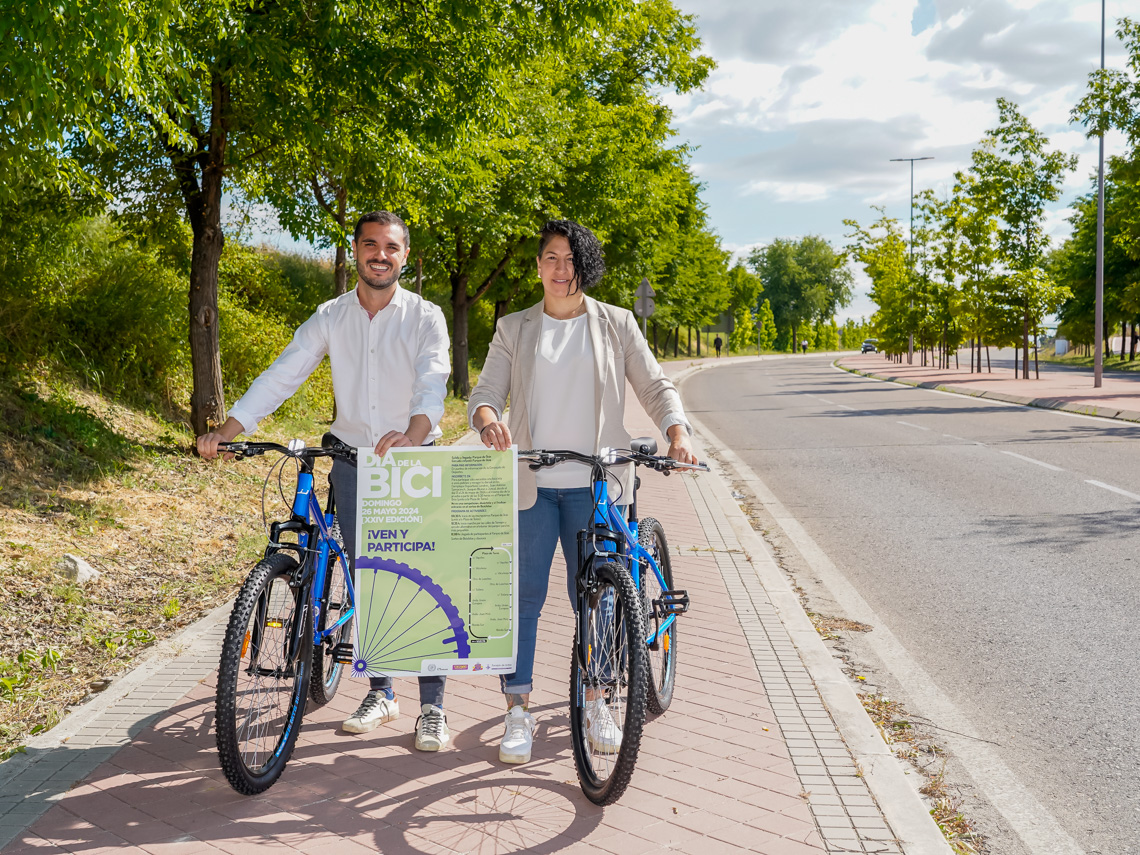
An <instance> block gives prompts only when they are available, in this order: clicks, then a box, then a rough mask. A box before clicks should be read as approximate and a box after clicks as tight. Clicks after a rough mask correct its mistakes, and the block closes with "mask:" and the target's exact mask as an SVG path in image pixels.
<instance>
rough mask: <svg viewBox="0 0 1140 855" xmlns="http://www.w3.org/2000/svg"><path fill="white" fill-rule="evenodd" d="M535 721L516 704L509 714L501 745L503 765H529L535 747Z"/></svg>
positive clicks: (500, 758) (500, 754)
mask: <svg viewBox="0 0 1140 855" xmlns="http://www.w3.org/2000/svg"><path fill="white" fill-rule="evenodd" d="M534 726H535V720H534V716H532V715H531V714H530V713H529V712H527V711H526V710H525V709H523V708H522V707H521V706H519V705H518V704H516V705H515V706H513V707H511V708H510V710H509V711H508V712H507V717H506V731H505V732H504V733H503V740H502V742H500V743H499V760H501V761H502V762H503V763H529V762H530V750H531V748H532V747H533V745H534Z"/></svg>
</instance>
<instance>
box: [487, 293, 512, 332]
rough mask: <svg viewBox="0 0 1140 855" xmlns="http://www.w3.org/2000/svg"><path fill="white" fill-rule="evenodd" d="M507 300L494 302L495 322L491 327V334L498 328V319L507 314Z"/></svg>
mask: <svg viewBox="0 0 1140 855" xmlns="http://www.w3.org/2000/svg"><path fill="white" fill-rule="evenodd" d="M509 302H510V301H509V300H496V301H495V322H494V323H493V324H492V325H491V332H492V333H494V332H495V330H497V329H498V328H499V319H500V318H501V317H503V315H505V314H506V313H507V304H508V303H509Z"/></svg>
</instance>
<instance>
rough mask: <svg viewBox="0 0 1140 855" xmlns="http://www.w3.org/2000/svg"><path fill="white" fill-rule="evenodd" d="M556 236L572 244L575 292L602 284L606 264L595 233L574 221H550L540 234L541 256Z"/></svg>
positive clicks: (539, 251)
mask: <svg viewBox="0 0 1140 855" xmlns="http://www.w3.org/2000/svg"><path fill="white" fill-rule="evenodd" d="M555 235H562V237H564V238H566V240H568V241H569V242H570V252H572V253H573V254H574V285H575V286H576V287H575V288H574V290H575V291H577V290H579V289H580V290H582V291H587V290H589V289H590V288H593V287H594V286H595V285H597V284H598V283H599V282H601V281H602V276H603V275H605V272H606V262H605V260H604V257H603V253H602V244H601V242H600V241H599V240H598V239H597V237H595V235H594V233H593V232H592V231H590V230H589V229H588V228H586V227H585V226H583V225H579V224H578V223H576V222H574V221H573V220H550V221H549V222H548V223H547V224H546V225H545V226H543V227H542V232H541V233H540V234H539V239H538V254H539V256H541V255H542V251H543V250H544V249H545V248H546V244H547V243H549V242H550V239H551V238H552V237H554V236H555ZM570 293H574V291H571V292H570Z"/></svg>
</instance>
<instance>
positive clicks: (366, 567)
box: [352, 448, 518, 677]
mask: <svg viewBox="0 0 1140 855" xmlns="http://www.w3.org/2000/svg"><path fill="white" fill-rule="evenodd" d="M357 454H358V470H357V487H358V500H357V501H358V503H359V507H358V513H357V520H358V523H357V534H356V538H357V539H356V542H357V544H358V547H357V551H358V552H359V553H360V554H359V555H357V556H356V624H355V626H356V630H355V631H356V643H355V647H354V650H355V656H354V659H353V664H352V673H353V675H354V676H357V677H371V676H376V675H379V674H390V675H399V674H457V673H459V674H463V673H467V674H470V673H480V672H482V673H491V674H501V673H502V674H509V673H511V672H513V671H514V670H515V654H516V640H515V626H516V625H517V619H518V593H517V591H518V584H517V581H518V570H517V566H516V563H515V556H516V555H518V538H517V534H516V532H517V529H518V512H517V507H518V501H517V495H518V484H517V469H516V462H517V461H516V454H517V449H511V450H510V451H492V450H490V449H486V448H394V449H392V450H391V451H389V452H388V453H387V454H385V455H384V457H383V458H381V457H380V456H379V455H377V454H375V453H374V452H373V451H372V450H371V449H367V448H361V449H359V450H358V452H357Z"/></svg>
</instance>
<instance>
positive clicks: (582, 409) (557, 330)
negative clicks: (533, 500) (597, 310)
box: [530, 313, 597, 489]
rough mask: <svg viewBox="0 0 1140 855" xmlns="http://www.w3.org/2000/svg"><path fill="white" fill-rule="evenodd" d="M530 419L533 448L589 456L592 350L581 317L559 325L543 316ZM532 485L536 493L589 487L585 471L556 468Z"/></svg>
mask: <svg viewBox="0 0 1140 855" xmlns="http://www.w3.org/2000/svg"><path fill="white" fill-rule="evenodd" d="M530 414H531V415H530V421H531V424H530V434H531V438H532V439H533V441H534V447H535V448H542V449H548V450H565V449H569V450H570V451H580V452H582V453H583V454H593V453H594V442H595V440H596V436H597V417H596V415H595V413H594V350H593V348H592V347H591V346H590V330H589V326H588V325H587V316H586V315H579V316H578V317H576V318H570V319H569V320H566V321H560V320H557V319H555V318H552V317H550V316H549V315H547V314H545V313H544V314H543V316H542V332H541V334H540V335H539V338H538V355H537V359H536V362H535V371H534V393H533V395H532V396H531V404H530ZM535 479H536V480H537V482H538V486H539V487H554V488H560V489H566V488H570V487H589V486H590V467H589V466H586V465H585V464H583V463H575V462H567V463H560V464H558V465H557V466H551V467H549V468H544V469H540V470H539V471H537V472H536V473H535Z"/></svg>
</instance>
